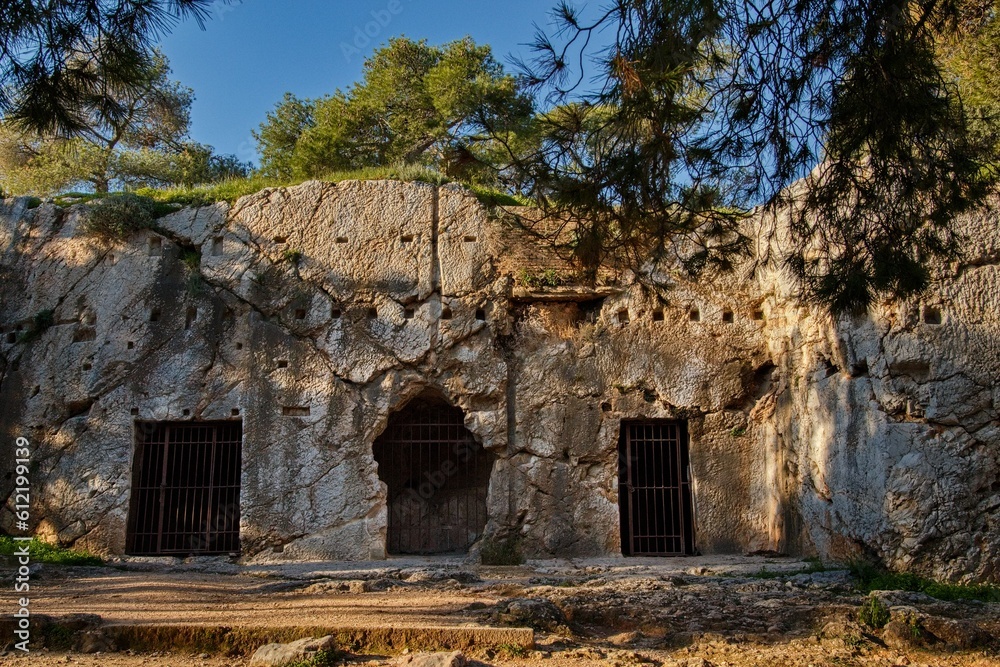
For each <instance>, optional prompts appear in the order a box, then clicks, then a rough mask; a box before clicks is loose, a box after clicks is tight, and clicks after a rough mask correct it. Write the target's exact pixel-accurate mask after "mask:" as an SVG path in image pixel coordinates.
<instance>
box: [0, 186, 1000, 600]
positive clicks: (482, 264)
mask: <svg viewBox="0 0 1000 667" xmlns="http://www.w3.org/2000/svg"><path fill="white" fill-rule="evenodd" d="M27 204H28V202H27V200H7V201H6V202H4V204H3V208H2V209H0V253H2V255H0V263H2V271H3V276H2V277H3V283H2V288H0V299H2V303H0V326H2V327H3V328H2V333H0V408H2V413H0V434H2V437H3V438H4V440H3V443H4V444H3V448H2V449H0V452H2V454H0V458H3V461H0V464H2V465H3V466H4V467H3V470H8V471H10V470H13V462H12V458H13V456H12V451H11V449H12V447H11V445H12V443H13V438H15V437H17V436H24V437H28V438H29V439H31V440H32V442H33V444H34V446H35V448H36V453H35V456H34V468H33V473H32V475H33V476H32V482H33V486H34V491H35V496H34V498H35V500H34V502H35V504H34V506H33V508H32V525H33V527H34V528H35V529H36V531H37V532H38V533H39V534H42V535H44V536H46V537H48V538H49V539H52V540H58V541H59V542H61V543H63V544H75V545H77V546H80V547H85V548H88V549H91V550H94V551H98V552H101V553H111V554H118V553H123V552H124V551H125V550H126V542H125V540H126V533H127V522H128V517H129V503H130V494H131V493H132V488H133V452H134V450H135V442H136V436H135V431H136V428H137V426H136V424H137V423H141V422H147V421H164V422H174V421H191V420H195V421H198V420H242V424H243V446H242V467H241V470H242V472H241V479H240V485H241V500H240V512H239V526H240V535H241V540H242V550H243V553H244V555H245V556H247V557H252V558H258V559H262V558H302V559H306V558H309V559H314V558H320V559H369V558H382V557H384V556H385V555H386V554H385V549H386V531H387V524H388V520H389V519H388V509H387V507H388V499H387V493H388V490H387V487H386V485H385V483H383V482H382V481H381V480H380V476H379V464H378V463H377V462H376V460H375V458H374V455H373V443H374V442H375V440H376V438H377V437H378V436H379V434H380V433H382V432H383V431H384V430H385V428H386V425H387V424H388V423H389V418H390V416H391V415H392V414H394V413H396V412H397V411H399V410H400V409H401V408H402V407H403V406H405V405H406V404H407V403H408V402H410V401H411V400H413V399H415V398H417V397H421V396H427V395H431V394H432V395H434V396H437V397H440V398H443V399H445V400H447V402H449V403H450V404H451V405H454V406H457V407H459V408H461V410H462V411H463V413H464V416H465V426H466V428H467V429H468V430H469V431H470V432H471V434H472V435H473V436H474V437H475V439H476V440H477V441H478V442H479V443H480V444H481V445H482V446H483V448H485V450H487V451H488V452H490V453H492V455H493V456H494V458H495V463H494V464H493V469H492V474H491V476H490V481H489V488H488V495H487V509H488V512H487V513H488V519H487V521H486V525H485V535H486V538H485V540H487V541H489V540H504V539H507V538H511V537H516V538H517V539H519V540H520V543H521V548H522V550H523V551H524V552H525V553H526V555H528V556H529V557H544V556H590V555H593V556H596V555H609V554H620V553H622V545H621V535H622V532H621V530H620V524H621V518H620V516H621V515H620V510H619V459H620V457H619V448H620V438H621V435H620V434H621V432H622V431H621V428H622V427H621V425H622V423H623V422H625V423H628V422H629V420H639V419H642V420H647V419H671V420H683V422H684V423H686V428H687V431H688V434H689V441H690V476H691V498H692V504H693V506H692V509H691V515H692V518H693V522H694V535H693V539H694V543H693V547H694V548H695V549H697V550H698V551H700V552H702V553H729V552H733V553H741V552H745V551H752V550H757V549H776V550H782V551H787V552H790V553H796V554H803V555H809V554H819V555H821V556H824V557H833V558H848V557H852V556H856V555H861V554H864V555H870V556H877V557H879V558H881V559H882V560H884V561H885V562H886V563H887V564H890V565H893V566H896V567H905V568H909V569H912V570H915V571H920V572H924V573H927V574H933V575H935V576H939V577H945V578H950V579H961V578H964V579H977V580H992V581H996V580H997V579H998V567H1000V419H998V406H1000V382H998V379H1000V349H998V348H1000V346H998V336H1000V289H998V285H1000V274H998V271H1000V265H998V257H1000V232H998V230H997V225H996V224H995V222H994V221H993V220H970V221H966V222H963V225H965V227H966V228H967V229H968V233H969V238H970V245H969V248H968V251H967V254H966V257H965V259H964V260H963V263H961V264H957V265H955V266H951V267H944V268H943V269H942V271H941V275H940V276H939V279H938V280H937V282H936V283H935V287H934V289H933V290H932V291H931V293H929V294H928V295H926V296H925V297H924V299H923V300H922V301H921V302H919V303H905V304H896V305H891V306H884V307H879V308H877V309H875V311H874V312H873V313H872V315H871V316H870V317H863V318H855V319H842V320H838V321H833V320H831V318H830V317H829V316H828V315H825V314H824V313H823V312H822V311H821V310H819V309H816V308H815V307H812V306H810V305H807V304H805V303H802V302H801V301H800V300H799V299H798V297H797V293H796V291H795V285H794V283H793V281H791V280H790V279H788V278H787V277H786V276H784V275H782V274H781V273H780V272H778V271H770V272H763V273H760V274H758V275H757V276H755V277H752V278H748V277H746V276H744V275H741V274H740V273H739V272H737V273H735V274H732V275H726V276H714V277H709V278H704V279H702V280H700V281H698V282H690V281H686V280H684V279H682V278H681V277H679V276H660V280H661V281H665V282H669V283H671V284H672V287H671V288H670V289H669V290H667V291H665V292H663V293H655V292H653V291H651V290H649V289H648V288H646V287H644V286H643V285H642V284H641V283H640V282H638V281H634V280H632V279H630V277H629V276H623V277H621V278H620V279H619V280H617V281H615V282H614V283H613V284H609V285H606V286H604V287H602V288H599V289H592V290H580V289H572V288H566V287H561V288H560V287H553V288H543V287H535V288H533V289H526V288H525V287H524V283H525V275H521V273H522V272H525V271H530V270H532V267H531V266H520V265H519V262H521V264H524V261H523V253H522V252H521V251H522V250H523V247H524V239H523V238H522V236H521V235H519V234H518V232H517V230H516V229H514V228H513V227H510V226H509V225H507V224H506V223H504V222H501V221H499V220H496V219H494V218H491V217H490V216H489V214H488V211H487V210H486V209H485V208H484V207H483V206H482V205H480V204H479V203H478V201H477V200H476V199H475V198H474V197H473V196H472V195H471V194H469V193H468V192H466V191H464V190H462V189H461V188H458V187H455V186H443V187H435V186H432V185H427V184H422V183H399V182H387V181H379V182H374V181H373V182H356V181H354V182H344V183H340V184H337V185H333V184H323V183H319V182H309V183H305V184H303V185H300V186H297V187H293V188H288V189H275V190H265V191H263V192H260V193H258V194H256V195H252V196H249V197H244V198H243V199H240V200H239V201H238V202H237V203H236V204H235V205H233V206H231V207H230V206H228V205H226V204H218V205H215V206H210V207H204V208H199V209H185V210H181V211H178V212H176V213H174V214H171V215H169V216H167V217H165V218H161V219H160V220H159V221H158V222H159V228H158V229H157V230H156V231H146V232H142V233H138V234H136V235H134V236H133V237H132V238H131V239H129V241H128V242H126V243H123V244H118V245H116V246H111V245H107V244H102V243H101V242H98V241H96V240H94V239H93V238H89V237H87V236H85V235H84V234H82V233H81V232H80V231H79V229H78V228H79V226H80V224H81V221H82V216H84V215H85V214H86V207H85V206H76V207H72V208H70V209H66V210H63V209H59V208H57V207H55V206H54V205H51V204H43V205H42V206H41V207H39V208H35V209H31V210H28V209H27V208H26V207H27ZM519 266H520V268H519ZM527 282H529V283H530V282H531V281H530V280H529V281H527ZM49 310H51V311H52V313H53V318H52V320H53V324H52V326H48V327H46V326H39V325H38V323H36V319H38V320H39V321H40V322H41V323H42V324H44V320H45V318H44V317H43V318H36V315H37V314H39V313H43V312H44V311H49ZM0 482H2V484H0V497H3V498H5V499H6V500H7V502H6V507H5V509H4V510H3V511H2V512H0V528H3V529H5V530H8V531H10V530H11V529H12V526H13V515H12V512H11V510H12V508H13V505H14V499H13V497H12V496H11V491H12V488H13V484H12V477H11V476H7V475H6V473H3V474H0ZM478 547H479V545H477V546H476V547H474V548H473V551H474V553H475V551H476V550H477V549H478Z"/></svg>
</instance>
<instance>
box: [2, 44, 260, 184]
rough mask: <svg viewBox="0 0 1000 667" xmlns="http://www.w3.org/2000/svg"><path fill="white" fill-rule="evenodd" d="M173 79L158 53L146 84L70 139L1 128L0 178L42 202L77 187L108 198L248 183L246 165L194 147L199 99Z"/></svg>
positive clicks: (120, 94) (121, 95)
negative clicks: (146, 189) (144, 189)
mask: <svg viewBox="0 0 1000 667" xmlns="http://www.w3.org/2000/svg"><path fill="white" fill-rule="evenodd" d="M169 74H170V67H169V65H168V63H167V61H166V58H165V57H163V56H162V55H161V54H159V53H154V54H153V57H152V60H151V62H150V63H149V65H148V67H147V69H146V70H145V72H144V78H143V81H142V82H141V85H138V86H136V87H130V88H127V89H122V90H117V91H115V92H113V93H112V94H113V97H114V99H113V102H114V108H113V109H111V108H109V109H104V108H102V109H100V110H99V112H95V113H93V114H91V115H90V116H89V117H88V121H87V126H86V127H85V128H83V129H82V130H81V131H80V132H79V133H77V134H76V135H74V136H71V137H67V136H64V135H61V134H57V133H48V134H37V133H32V132H28V131H25V130H23V129H22V128H20V127H19V126H16V125H12V124H9V123H8V124H5V125H2V126H0V175H2V176H3V179H4V181H5V182H6V184H7V187H9V188H10V189H11V190H12V191H13V192H16V193H36V194H43V195H46V194H53V193H57V192H63V191H65V190H67V189H70V188H74V187H83V188H86V189H93V190H94V191H95V192H98V193H105V192H108V191H109V190H110V189H113V188H122V187H126V188H135V187H139V186H143V185H152V186H163V185H174V184H184V185H187V186H189V187H190V186H193V185H194V184H195V183H203V182H209V181H214V180H219V179H223V178H227V177H232V176H245V175H246V173H247V170H248V165H245V164H243V163H241V162H240V161H239V160H237V159H236V158H235V157H233V156H218V155H214V154H213V151H212V148H211V147H210V146H204V145H202V144H198V143H195V142H194V141H191V140H190V138H189V136H188V130H189V127H190V123H191V118H190V109H191V104H192V102H193V101H194V93H193V92H192V91H191V89H190V88H186V87H184V86H181V85H180V84H179V83H177V82H175V81H170V79H169Z"/></svg>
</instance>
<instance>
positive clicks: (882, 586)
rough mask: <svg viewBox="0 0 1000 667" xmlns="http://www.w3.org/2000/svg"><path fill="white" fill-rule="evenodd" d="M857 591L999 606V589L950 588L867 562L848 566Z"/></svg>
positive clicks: (961, 586)
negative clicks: (902, 593) (907, 593)
mask: <svg viewBox="0 0 1000 667" xmlns="http://www.w3.org/2000/svg"><path fill="white" fill-rule="evenodd" d="M848 567H849V568H850V570H851V574H852V575H853V576H854V579H855V585H856V586H857V588H858V590H860V591H862V592H864V593H869V592H871V591H913V592H919V593H925V594H927V595H929V596H931V597H933V598H937V599H939V600H980V601H982V602H1000V586H994V585H990V584H971V585H961V584H948V583H943V582H938V581H934V580H933V579H927V578H925V577H920V576H918V575H915V574H912V573H909V572H890V571H888V570H886V569H884V568H882V567H879V566H877V565H874V564H872V563H871V562H869V561H865V560H854V561H851V562H850V563H848Z"/></svg>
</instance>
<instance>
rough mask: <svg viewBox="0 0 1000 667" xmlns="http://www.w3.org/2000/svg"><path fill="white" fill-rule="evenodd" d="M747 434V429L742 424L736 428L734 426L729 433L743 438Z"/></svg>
mask: <svg viewBox="0 0 1000 667" xmlns="http://www.w3.org/2000/svg"><path fill="white" fill-rule="evenodd" d="M746 434H747V430H746V429H745V428H743V427H742V426H737V427H736V428H734V429H732V430H731V431H729V435H731V436H732V437H734V438H742V437H743V436H745V435H746Z"/></svg>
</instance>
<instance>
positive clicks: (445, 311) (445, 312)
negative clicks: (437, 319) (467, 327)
mask: <svg viewBox="0 0 1000 667" xmlns="http://www.w3.org/2000/svg"><path fill="white" fill-rule="evenodd" d="M454 316H455V314H454V313H453V312H451V308H449V307H448V306H444V307H443V308H441V319H442V320H450V319H451V318H453V317H454Z"/></svg>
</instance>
